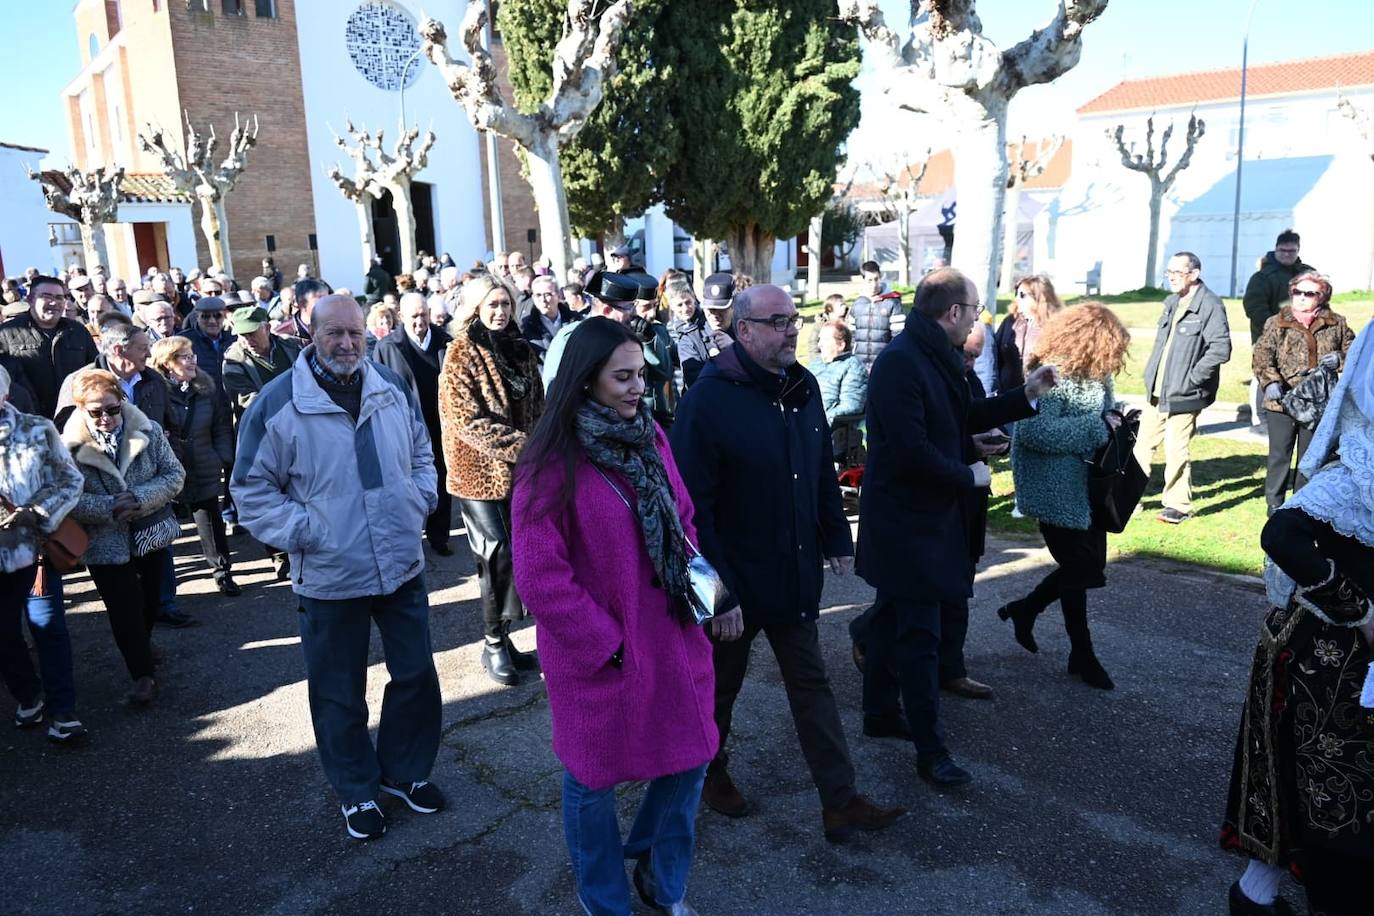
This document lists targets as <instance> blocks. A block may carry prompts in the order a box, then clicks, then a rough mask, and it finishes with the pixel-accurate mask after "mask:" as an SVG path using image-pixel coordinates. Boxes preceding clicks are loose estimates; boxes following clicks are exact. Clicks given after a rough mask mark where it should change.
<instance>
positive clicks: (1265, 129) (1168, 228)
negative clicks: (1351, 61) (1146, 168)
mask: <svg viewBox="0 0 1374 916" xmlns="http://www.w3.org/2000/svg"><path fill="white" fill-rule="evenodd" d="M1345 94H1346V95H1348V96H1349V97H1350V98H1351V99H1352V100H1353V101H1354V102H1355V103H1356V104H1357V105H1361V106H1365V107H1368V106H1370V105H1374V90H1371V89H1363V90H1349V91H1346V93H1345ZM1336 100H1337V94H1336V92H1335V91H1334V90H1331V91H1323V92H1317V93H1306V94H1302V95H1294V96H1285V97H1277V98H1274V97H1270V98H1259V99H1250V100H1248V102H1247V104H1246V112H1245V158H1246V160H1247V161H1249V160H1252V159H1277V158H1287V157H1295V156H1314V155H1335V156H1336V157H1337V162H1344V160H1346V159H1347V158H1350V159H1358V158H1359V156H1358V154H1357V153H1355V149H1356V141H1355V139H1354V135H1353V131H1352V128H1351V126H1350V124H1349V121H1348V120H1346V119H1345V118H1344V117H1343V116H1342V115H1341V114H1340V113H1339V112H1338V111H1337V110H1336ZM1194 110H1196V113H1197V115H1198V117H1200V118H1202V119H1203V121H1204V122H1205V124H1206V131H1205V133H1204V134H1203V136H1202V138H1201V139H1200V140H1199V141H1198V144H1197V149H1196V151H1195V153H1194V155H1193V160H1192V164H1191V165H1190V167H1189V168H1188V169H1186V170H1184V171H1182V172H1180V173H1179V175H1178V179H1177V181H1176V182H1175V184H1174V186H1173V188H1172V189H1171V190H1170V192H1169V193H1167V194H1166V195H1165V199H1164V205H1163V207H1162V210H1161V218H1160V229H1159V245H1160V248H1159V252H1158V257H1157V258H1156V272H1157V274H1158V276H1157V277H1156V278H1154V280H1153V283H1152V284H1151V285H1155V286H1160V285H1163V271H1164V263H1165V261H1166V260H1167V258H1168V255H1169V253H1170V252H1169V250H1168V246H1169V245H1170V244H1171V243H1173V247H1175V248H1177V247H1180V244H1181V242H1182V241H1183V240H1189V243H1190V244H1192V245H1195V246H1196V248H1199V249H1205V250H1206V251H1207V252H1209V253H1213V254H1209V255H1207V256H1204V257H1203V276H1204V279H1205V280H1206V281H1207V282H1208V283H1209V284H1210V285H1211V286H1212V287H1213V288H1214V289H1217V290H1219V291H1220V292H1222V293H1223V294H1224V293H1227V292H1229V287H1230V273H1231V263H1230V260H1231V259H1230V250H1231V220H1230V219H1229V218H1228V219H1218V220H1208V221H1206V223H1205V225H1202V224H1199V225H1194V226H1190V227H1189V228H1188V229H1187V230H1186V231H1185V232H1183V233H1181V234H1180V235H1177V236H1175V234H1174V232H1173V226H1172V218H1173V216H1174V214H1176V213H1177V212H1178V210H1179V209H1180V207H1181V206H1182V205H1183V204H1185V203H1186V202H1188V201H1190V200H1193V199H1194V198H1196V197H1198V196H1200V195H1201V194H1203V193H1204V192H1206V191H1207V190H1208V189H1209V188H1211V187H1212V186H1213V185H1214V184H1216V183H1217V182H1218V181H1220V180H1221V179H1222V178H1223V177H1225V176H1226V175H1228V174H1230V173H1231V172H1232V171H1234V169H1235V165H1236V143H1237V140H1238V134H1239V114H1240V111H1239V104H1238V102H1234V101H1231V102H1224V103H1210V104H1202V105H1198V106H1196V108H1195V109H1194V108H1193V107H1192V106H1188V107H1179V108H1176V109H1162V110H1159V111H1156V112H1153V114H1154V116H1155V147H1156V151H1158V147H1159V140H1160V136H1161V134H1162V133H1163V131H1164V128H1165V127H1166V126H1167V125H1168V124H1169V123H1171V122H1172V123H1174V124H1175V130H1174V136H1173V137H1172V139H1171V140H1170V143H1169V147H1168V151H1169V163H1170V164H1172V163H1173V162H1176V161H1177V159H1178V157H1179V155H1180V154H1181V153H1182V150H1183V145H1184V144H1183V139H1184V133H1185V131H1186V128H1187V122H1188V117H1189V115H1190V114H1191V113H1192V112H1193V111H1194ZM1151 114H1152V112H1150V111H1134V112H1112V113H1106V114H1094V115H1089V116H1086V117H1082V118H1080V119H1079V121H1078V124H1077V126H1076V128H1075V130H1074V135H1073V143H1074V150H1073V155H1074V163H1073V174H1072V178H1071V179H1070V181H1069V183H1068V184H1067V185H1066V186H1065V188H1064V189H1063V191H1062V193H1061V194H1060V195H1059V198H1058V201H1057V202H1052V203H1051V205H1050V212H1049V213H1048V214H1047V216H1046V220H1047V227H1046V229H1047V234H1048V237H1047V239H1046V242H1047V257H1049V258H1050V259H1051V260H1052V261H1053V267H1054V272H1055V274H1057V276H1056V280H1057V282H1059V283H1060V285H1061V286H1064V287H1065V288H1066V289H1069V290H1072V289H1074V288H1075V286H1074V285H1073V284H1074V281H1077V280H1081V279H1082V278H1083V276H1084V275H1085V274H1086V273H1087V271H1088V269H1090V268H1091V267H1092V266H1093V264H1094V263H1095V262H1096V261H1098V260H1101V261H1102V287H1103V292H1106V293H1115V292H1124V291H1127V290H1131V289H1136V288H1137V287H1139V286H1141V285H1142V283H1143V282H1144V280H1145V277H1144V269H1145V258H1146V253H1147V252H1146V248H1147V239H1148V234H1149V186H1150V183H1149V179H1148V178H1147V177H1145V176H1144V175H1142V174H1140V173H1137V172H1132V171H1130V170H1128V169H1126V168H1125V167H1124V166H1123V165H1122V164H1121V156H1120V153H1119V152H1118V151H1117V150H1116V147H1115V143H1114V142H1113V141H1112V140H1111V139H1109V138H1108V136H1107V131H1109V130H1114V129H1115V127H1116V126H1117V125H1118V124H1123V125H1125V139H1126V141H1127V143H1128V144H1129V143H1130V142H1131V141H1132V140H1134V141H1135V142H1136V146H1137V148H1139V149H1142V150H1143V147H1144V143H1143V140H1144V136H1145V123H1146V119H1147V118H1148V117H1149V116H1150V115H1151ZM1365 162H1366V164H1367V162H1368V160H1367V157H1365ZM1354 165H1355V163H1349V164H1347V165H1342V166H1341V169H1340V171H1341V174H1343V175H1346V177H1347V179H1349V180H1350V181H1355V182H1357V183H1354V184H1346V185H1345V186H1344V187H1345V190H1346V192H1348V193H1353V194H1355V195H1356V196H1357V197H1360V196H1361V195H1364V194H1366V193H1367V192H1368V189H1369V186H1370V181H1369V178H1368V177H1367V176H1366V177H1365V178H1363V179H1360V178H1359V176H1358V175H1357V174H1356V172H1358V169H1355V168H1354ZM1333 168H1334V166H1333ZM1241 181H1242V185H1244V183H1245V175H1244V173H1242V178H1241ZM1327 181H1328V179H1323V181H1322V182H1320V184H1322V185H1326V184H1327ZM1360 181H1362V182H1363V183H1362V184H1361V183H1358V182H1360ZM1313 197H1314V200H1315V199H1319V198H1320V196H1319V195H1314V196H1313ZM1361 199H1364V198H1363V197H1362V198H1361ZM1338 200H1339V194H1338ZM1347 200H1348V197H1347V198H1346V200H1339V203H1338V204H1337V206H1336V209H1331V210H1326V211H1324V212H1323V211H1322V210H1321V209H1320V207H1319V206H1318V205H1316V204H1311V205H1309V204H1310V203H1311V202H1309V201H1305V202H1304V203H1303V205H1302V206H1300V207H1299V208H1298V210H1297V212H1295V213H1294V214H1293V215H1292V217H1291V223H1292V225H1293V227H1294V228H1295V229H1297V230H1298V231H1299V232H1300V233H1301V234H1302V235H1303V249H1304V251H1303V253H1304V255H1305V256H1306V255H1308V254H1309V253H1310V254H1311V256H1312V258H1313V263H1318V261H1321V260H1322V259H1321V258H1320V257H1319V256H1318V251H1319V248H1318V247H1317V246H1316V244H1315V242H1316V239H1317V238H1318V237H1319V236H1322V235H1323V234H1324V233H1325V232H1326V227H1327V225H1328V224H1329V223H1331V222H1332V214H1333V213H1341V212H1352V213H1353V212H1365V213H1367V212H1369V210H1368V209H1367V205H1365V206H1366V209H1365V210H1363V211H1360V210H1356V209H1353V204H1352V203H1347V202H1346V201H1347ZM1255 216H1256V218H1254V219H1251V220H1242V225H1241V240H1240V242H1241V243H1240V246H1239V251H1238V256H1237V262H1238V266H1237V271H1236V272H1237V274H1238V275H1239V280H1238V282H1239V283H1240V284H1241V285H1243V284H1244V282H1245V279H1246V278H1247V277H1248V276H1249V275H1250V273H1251V272H1253V270H1254V264H1255V263H1256V261H1257V259H1258V258H1260V257H1261V256H1263V255H1264V253H1265V252H1266V251H1268V250H1269V249H1271V248H1272V247H1273V243H1274V236H1275V235H1276V234H1277V232H1278V229H1282V228H1284V226H1278V229H1275V228H1274V225H1276V224H1277V222H1278V221H1283V220H1284V219H1285V218H1284V217H1283V216H1282V215H1279V214H1271V215H1270V217H1272V218H1260V215H1258V214H1256V215H1255ZM1355 222H1360V224H1359V225H1358V226H1355V225H1353V224H1352V226H1351V227H1349V228H1350V229H1352V230H1353V231H1351V232H1350V237H1349V238H1339V239H1338V238H1333V239H1332V240H1331V242H1330V247H1332V248H1333V249H1339V250H1340V251H1341V252H1343V254H1341V255H1339V260H1340V263H1341V264H1342V268H1341V271H1342V273H1341V278H1340V279H1337V278H1336V277H1333V281H1334V282H1336V285H1337V288H1338V289H1351V288H1362V287H1365V286H1367V285H1368V284H1369V282H1370V281H1369V277H1370V274H1371V268H1374V252H1368V253H1366V254H1364V255H1363V256H1360V255H1359V254H1358V253H1357V252H1356V251H1355V250H1354V249H1356V248H1358V247H1359V243H1358V238H1360V237H1364V238H1367V237H1368V236H1367V233H1368V232H1369V231H1371V230H1370V229H1369V220H1363V221H1355ZM1286 225H1288V222H1285V226H1286ZM1336 234H1337V235H1339V233H1336ZM1309 240H1310V241H1309ZM1369 247H1374V246H1369ZM1198 253H1199V254H1200V255H1201V254H1202V251H1198ZM1331 263H1332V264H1334V263H1336V261H1334V260H1333V261H1332V262H1331ZM1318 266H1321V267H1323V269H1327V264H1326V263H1321V264H1319V265H1318ZM1332 269H1334V268H1332ZM1362 277H1363V279H1361V278H1362Z"/></svg>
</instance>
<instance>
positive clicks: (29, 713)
mask: <svg viewBox="0 0 1374 916" xmlns="http://www.w3.org/2000/svg"><path fill="white" fill-rule="evenodd" d="M42 724H43V701H42V700H35V701H34V705H32V706H30V707H29V708H28V709H25V708H24V707H23V706H19V707H16V708H15V710H14V727H15V728H33V727H34V726H35V725H42Z"/></svg>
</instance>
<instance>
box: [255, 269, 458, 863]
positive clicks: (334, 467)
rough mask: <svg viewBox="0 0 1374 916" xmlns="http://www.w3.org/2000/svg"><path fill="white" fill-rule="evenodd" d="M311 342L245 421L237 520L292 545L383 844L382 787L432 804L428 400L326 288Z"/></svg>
mask: <svg viewBox="0 0 1374 916" xmlns="http://www.w3.org/2000/svg"><path fill="white" fill-rule="evenodd" d="M310 333H311V337H312V343H311V345H310V346H308V347H306V348H305V350H304V351H303V352H302V353H301V357H300V359H298V360H296V363H295V365H294V366H293V367H292V369H291V371H290V372H289V373H286V374H284V375H282V376H280V377H279V378H277V379H275V380H273V381H272V382H271V383H270V384H268V386H267V387H266V388H265V389H263V391H262V393H261V394H260V395H259V396H258V397H257V398H256V399H255V400H254V401H253V404H252V406H251V407H249V408H248V412H247V413H246V414H244V417H243V420H242V422H241V423H240V429H239V455H238V461H237V463H236V464H235V466H234V477H233V495H234V502H235V503H236V504H237V505H238V507H239V519H240V522H241V523H242V524H243V525H244V527H246V528H247V529H248V530H249V531H250V532H252V534H253V536H254V537H256V538H257V539H258V540H259V541H261V542H263V543H266V544H276V545H278V546H280V547H281V548H283V549H285V550H286V551H288V552H289V553H290V554H291V566H292V570H293V573H292V579H291V584H292V588H293V590H294V591H295V592H296V595H297V597H298V598H299V601H300V614H299V617H300V629H301V648H302V650H303V652H304V654H305V668H306V679H307V682H308V685H309V690H308V693H309V701H310V716H311V720H312V722H313V723H314V727H315V738H316V744H317V745H318V747H319V752H320V762H321V764H322V765H323V767H324V772H325V777H326V778H327V779H328V780H329V782H330V784H331V785H332V786H333V788H334V791H335V793H336V794H337V796H338V799H339V802H340V803H341V806H340V810H341V811H342V813H343V817H344V824H345V827H346V829H347V831H348V835H349V836H351V837H353V838H355V839H359V840H372V839H377V838H378V837H380V836H381V835H382V834H384V833H385V832H386V819H385V817H384V816H383V815H382V811H381V809H380V808H379V807H378V806H377V799H378V797H379V795H378V793H379V792H385V793H387V794H389V795H394V796H396V797H397V798H400V799H401V800H403V801H404V802H405V803H406V804H407V805H408V806H409V807H410V808H411V809H412V810H414V811H417V812H420V813H422V814H432V813H434V812H436V811H438V810H440V809H441V808H443V807H444V796H443V793H442V792H440V791H439V789H438V788H437V787H436V786H435V785H434V784H432V783H431V782H429V774H430V770H431V768H432V767H433V765H434V759H435V757H436V755H437V754H438V750H439V732H440V724H441V716H442V704H441V700H440V695H439V676H438V674H437V673H436V672H435V668H434V658H433V645H432V643H431V641H430V633H429V596H428V592H427V590H426V588H425V576H424V568H425V561H424V554H423V552H422V549H421V546H420V531H421V530H422V529H423V527H424V524H425V518H426V516H428V515H429V514H430V513H431V512H432V511H433V510H434V507H435V505H436V504H437V502H438V497H437V494H436V482H437V480H436V477H435V473H434V454H433V451H432V450H431V447H430V438H429V432H428V431H427V430H426V429H425V424H424V420H423V417H422V414H421V412H420V406H419V404H418V403H416V401H415V396H414V395H413V394H412V393H411V391H410V387H409V386H408V385H407V384H406V383H405V382H404V381H403V380H402V379H401V378H400V377H399V376H398V375H396V373H395V372H392V371H391V370H390V369H387V368H386V367H384V366H380V365H378V364H377V363H374V362H371V361H369V360H367V359H365V358H364V356H365V353H366V343H365V330H364V327H363V313H362V309H361V308H359V306H358V303H357V302H356V301H354V300H353V299H351V298H349V297H347V296H336V295H329V296H325V297H324V298H323V299H321V300H320V301H319V302H318V303H315V307H314V309H313V310H312V312H311V316H310ZM373 621H376V624H377V628H378V629H379V630H380V631H381V634H382V643H383V646H384V648H385V654H386V666H387V671H388V673H389V674H390V675H391V682H390V683H389V684H388V685H387V687H386V702H385V703H384V704H383V707H382V719H381V725H380V727H379V729H378V735H377V744H376V746H375V747H374V746H373V743H372V740H371V738H370V737H369V735H368V723H367V703H366V700H365V698H364V695H365V692H366V687H367V667H368V659H367V656H368V644H369V642H370V639H371V632H372V622H373Z"/></svg>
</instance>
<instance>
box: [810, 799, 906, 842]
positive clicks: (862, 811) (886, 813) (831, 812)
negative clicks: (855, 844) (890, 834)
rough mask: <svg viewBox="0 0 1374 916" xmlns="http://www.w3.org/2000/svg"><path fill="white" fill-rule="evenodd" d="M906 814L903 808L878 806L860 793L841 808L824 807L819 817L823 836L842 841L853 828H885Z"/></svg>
mask: <svg viewBox="0 0 1374 916" xmlns="http://www.w3.org/2000/svg"><path fill="white" fill-rule="evenodd" d="M903 814H906V809H905V808H879V807H878V806H877V805H875V804H873V802H871V801H869V800H868V799H867V798H865V797H864V796H862V795H855V796H854V797H853V798H851V799H850V800H849V803H848V804H847V805H845V806H844V807H843V808H824V809H822V811H821V819H822V821H823V823H824V824H825V838H826V839H827V840H829V841H830V842H831V843H843V842H844V841H845V840H847V839H849V835H850V834H851V833H853V832H854V831H855V830H870V831H871V830H885V829H886V828H888V827H891V826H892V825H893V823H895V822H896V820H897V818H899V817H901V816H902V815H903Z"/></svg>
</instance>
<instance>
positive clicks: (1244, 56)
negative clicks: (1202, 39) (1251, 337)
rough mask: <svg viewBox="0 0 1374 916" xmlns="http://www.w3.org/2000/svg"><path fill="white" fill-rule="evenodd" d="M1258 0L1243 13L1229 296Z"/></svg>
mask: <svg viewBox="0 0 1374 916" xmlns="http://www.w3.org/2000/svg"><path fill="white" fill-rule="evenodd" d="M1258 5H1259V0H1250V12H1248V13H1246V14H1245V39H1244V41H1242V42H1241V46H1240V129H1239V131H1238V132H1237V135H1236V203H1235V207H1234V209H1233V210H1232V211H1231V298H1233V299H1234V298H1235V296H1236V284H1237V280H1238V278H1237V272H1238V270H1239V268H1240V262H1239V256H1240V178H1241V170H1242V169H1243V168H1244V166H1245V81H1246V76H1247V69H1248V66H1249V62H1250V21H1251V20H1252V19H1254V18H1255V7H1256V6H1258Z"/></svg>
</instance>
